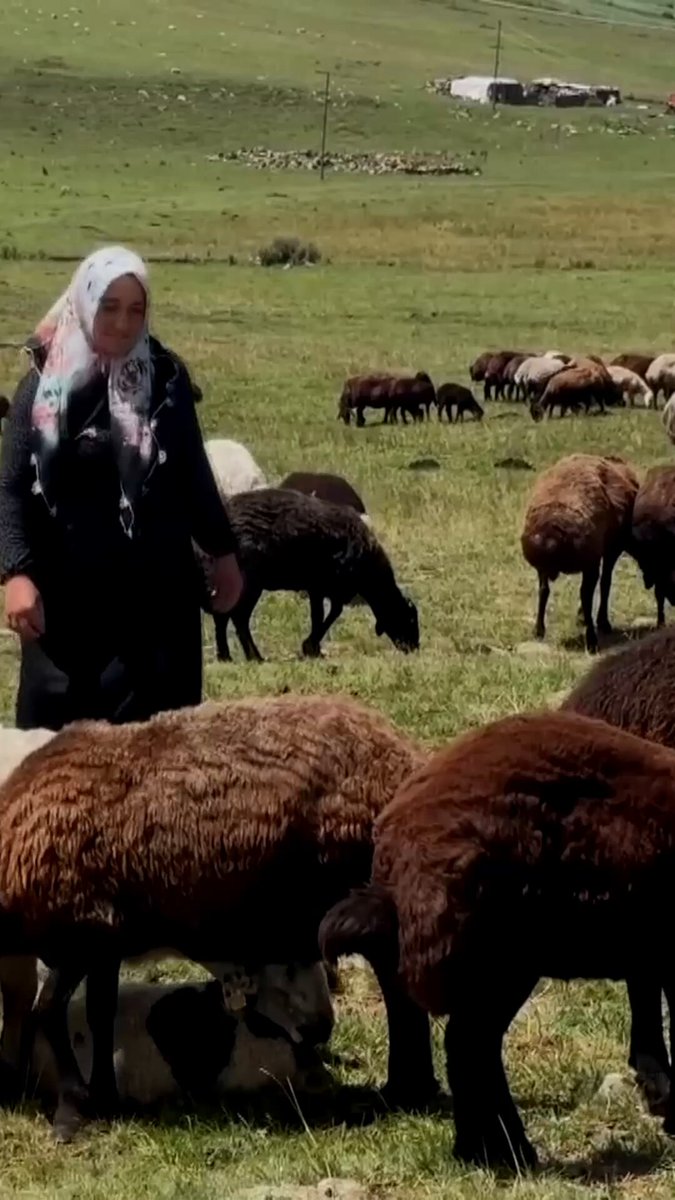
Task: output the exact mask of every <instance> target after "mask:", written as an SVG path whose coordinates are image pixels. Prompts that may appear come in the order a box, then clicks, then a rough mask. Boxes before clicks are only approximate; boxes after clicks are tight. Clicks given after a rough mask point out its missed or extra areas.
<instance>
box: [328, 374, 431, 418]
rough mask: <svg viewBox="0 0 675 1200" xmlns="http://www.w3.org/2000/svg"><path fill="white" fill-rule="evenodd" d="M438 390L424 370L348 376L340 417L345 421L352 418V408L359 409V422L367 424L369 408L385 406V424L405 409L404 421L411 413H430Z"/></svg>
mask: <svg viewBox="0 0 675 1200" xmlns="http://www.w3.org/2000/svg"><path fill="white" fill-rule="evenodd" d="M435 398H436V394H435V391H434V385H433V383H432V382H431V379H430V378H429V376H428V375H427V374H426V372H424V371H418V372H417V374H416V375H401V376H398V375H388V374H387V375H355V376H353V377H352V378H350V379H348V380H347V381H346V383H345V385H344V387H343V389H342V394H341V396H340V401H339V405H338V417H339V418H340V419H341V420H343V421H344V423H345V425H349V424H350V422H351V414H352V411H355V412H356V424H357V425H358V426H359V427H362V426H364V425H365V423H366V421H365V417H364V410H365V409H366V408H382V409H384V418H383V422H384V424H385V425H387V424H391V423H394V422H396V420H397V417H398V413H399V412H400V413H401V416H402V418H403V423H404V424H407V423H408V415H410V416H412V417H413V420H415V421H421V420H423V413H424V411H426V415H427V416H428V415H429V410H430V407H431V405H432V404H433V403H434V401H435Z"/></svg>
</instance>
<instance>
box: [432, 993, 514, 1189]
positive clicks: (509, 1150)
mask: <svg viewBox="0 0 675 1200" xmlns="http://www.w3.org/2000/svg"><path fill="white" fill-rule="evenodd" d="M495 983H496V986H495ZM535 983H536V979H533V978H532V977H525V976H523V977H521V978H520V979H518V976H517V975H516V976H515V977H512V978H511V980H510V981H509V982H508V983H507V982H506V980H505V979H504V978H500V979H499V980H497V981H495V980H489V981H488V980H481V981H480V986H476V985H477V984H478V981H475V983H474V985H473V986H470V987H469V988H468V989H466V990H464V989H463V990H462V994H461V995H459V996H455V997H454V999H453V1004H452V1011H451V1014H450V1018H449V1020H448V1024H447V1028H446V1032H445V1048H446V1054H447V1068H448V1083H449V1085H450V1090H451V1092H452V1098H453V1106H454V1117H455V1130H456V1134H455V1151H454V1152H455V1157H456V1158H459V1159H462V1160H463V1161H465V1162H473V1163H477V1164H479V1165H481V1166H485V1165H488V1166H507V1167H511V1168H512V1169H516V1170H518V1169H519V1168H522V1167H533V1166H535V1165H536V1162H537V1155H536V1153H535V1150H534V1147H533V1146H532V1145H531V1143H530V1142H529V1141H528V1139H527V1135H526V1133H525V1129H524V1126H523V1123H522V1121H521V1119H520V1115H519V1113H518V1110H517V1108H516V1106H515V1104H514V1102H513V1097H512V1096H511V1092H510V1090H509V1085H508V1082H507V1079H506V1074H505V1072H504V1064H503V1062H502V1042H503V1038H504V1034H505V1032H506V1030H507V1029H508V1027H509V1025H510V1023H511V1021H512V1020H513V1018H514V1017H515V1015H516V1013H517V1012H518V1009H519V1008H520V1007H521V1005H522V1004H523V1003H524V1001H525V1000H526V999H527V997H528V996H529V995H530V992H531V991H532V988H533V986H534V984H535Z"/></svg>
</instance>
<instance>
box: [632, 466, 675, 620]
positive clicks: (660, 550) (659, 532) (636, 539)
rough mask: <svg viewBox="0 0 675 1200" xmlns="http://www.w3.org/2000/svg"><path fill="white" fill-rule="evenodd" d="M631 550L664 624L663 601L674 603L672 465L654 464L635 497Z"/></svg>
mask: <svg viewBox="0 0 675 1200" xmlns="http://www.w3.org/2000/svg"><path fill="white" fill-rule="evenodd" d="M631 553H632V555H633V557H634V558H635V561H636V562H637V564H638V566H639V568H640V570H641V571H642V578H643V580H644V585H645V587H646V588H652V587H653V588H654V595H655V598H656V623H657V627H658V628H660V627H661V626H662V625H664V624H665V620H666V615H665V603H666V600H668V603H669V604H675V467H654V468H652V470H651V471H648V473H647V476H646V478H645V480H644V482H643V484H642V486H641V487H640V490H639V492H638V494H637V496H636V498H635V506H634V508H633V525H632V530H631Z"/></svg>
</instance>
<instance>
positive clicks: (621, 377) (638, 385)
mask: <svg viewBox="0 0 675 1200" xmlns="http://www.w3.org/2000/svg"><path fill="white" fill-rule="evenodd" d="M607 370H608V371H609V374H610V377H611V379H612V381H613V382H614V383H615V384H616V385H617V387H619V388H620V389H621V395H622V396H623V397H624V399H625V398H626V396H627V397H628V399H629V400H630V405H631V408H632V407H633V405H634V404H635V398H636V396H639V397H640V398H641V400H642V402H643V404H644V406H645V408H651V405H652V404H653V403H654V393H653V392H652V390H651V388H650V387H648V386H647V384H646V383H645V381H644V379H643V378H642V376H640V375H638V374H637V373H636V372H635V371H630V370H629V369H628V367H619V366H616V365H614V364H613V363H610V364H609V366H608V367H607Z"/></svg>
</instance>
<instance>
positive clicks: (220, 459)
mask: <svg viewBox="0 0 675 1200" xmlns="http://www.w3.org/2000/svg"><path fill="white" fill-rule="evenodd" d="M204 445H205V449H206V453H207V455H208V459H209V462H210V464H211V470H212V471H213V474H214V477H215V480H216V483H217V484H218V488H219V490H220V494H221V496H234V495H237V494H238V493H239V492H250V491H253V490H254V489H255V488H264V487H267V480H266V479H265V476H264V474H263V472H262V471H261V470H260V467H259V466H258V464H257V462H256V461H255V459H254V457H253V455H252V454H251V452H250V450H247V448H246V446H242V444H241V442H232V441H230V440H229V438H210V439H209V440H208V441H207V442H205V444H204Z"/></svg>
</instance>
